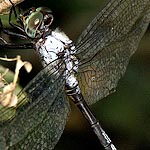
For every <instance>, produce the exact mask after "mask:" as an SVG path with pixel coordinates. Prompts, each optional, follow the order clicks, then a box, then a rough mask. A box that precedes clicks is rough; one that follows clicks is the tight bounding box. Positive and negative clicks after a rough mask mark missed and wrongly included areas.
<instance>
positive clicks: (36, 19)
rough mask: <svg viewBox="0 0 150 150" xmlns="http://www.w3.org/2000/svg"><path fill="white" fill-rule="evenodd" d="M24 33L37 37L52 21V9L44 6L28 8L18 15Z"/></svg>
mask: <svg viewBox="0 0 150 150" xmlns="http://www.w3.org/2000/svg"><path fill="white" fill-rule="evenodd" d="M19 19H20V20H21V22H22V24H23V26H24V30H25V32H26V34H27V35H28V36H29V37H30V38H39V37H41V36H42V35H43V33H44V32H45V31H46V30H48V28H49V26H50V25H51V24H52V22H53V15H52V11H51V10H50V9H48V8H46V7H39V8H34V7H33V8H30V9H29V10H28V11H26V12H25V13H24V14H23V15H20V17H19Z"/></svg>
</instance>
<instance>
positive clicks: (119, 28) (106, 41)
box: [0, 0, 150, 150]
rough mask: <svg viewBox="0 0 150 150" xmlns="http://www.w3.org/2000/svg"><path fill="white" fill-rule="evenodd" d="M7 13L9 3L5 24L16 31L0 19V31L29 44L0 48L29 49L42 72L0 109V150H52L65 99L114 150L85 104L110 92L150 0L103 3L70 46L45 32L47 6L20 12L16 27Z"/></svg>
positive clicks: (145, 20) (148, 13) (61, 36)
mask: <svg viewBox="0 0 150 150" xmlns="http://www.w3.org/2000/svg"><path fill="white" fill-rule="evenodd" d="M10 2H11V1H10ZM11 3H12V2H11ZM12 13H14V14H15V16H17V13H16V10H15V7H14V5H13V3H12V8H11V9H10V14H9V24H10V26H11V27H12V28H13V29H17V30H19V31H20V33H15V32H12V31H10V30H8V29H6V28H5V27H4V25H3V24H2V21H1V22H0V25H1V31H3V32H4V33H6V34H8V35H12V36H17V37H20V38H24V39H27V40H28V41H29V43H19V44H14V43H8V42H7V41H6V40H5V39H3V38H1V43H0V48H1V49H3V48H10V49H16V48H19V49H20V48H21V49H31V48H33V49H35V51H36V53H37V54H38V56H39V58H40V60H41V63H42V65H43V67H44V68H43V69H42V70H41V71H40V72H39V73H38V74H37V75H36V76H35V77H34V78H33V79H32V80H31V82H29V84H27V86H26V87H25V88H24V89H23V90H22V91H21V92H20V93H19V94H18V98H19V102H18V104H17V106H16V107H15V108H14V107H11V108H8V107H3V106H1V107H0V121H1V122H0V149H10V150H11V149H23V150H26V149H50V150H51V149H53V148H54V147H55V145H56V144H57V142H58V141H59V139H60V137H61V135H62V133H63V130H64V128H65V124H66V122H67V118H68V115H69V112H70V105H69V102H68V99H71V100H72V101H73V102H74V104H75V105H76V106H77V107H78V108H79V110H80V111H81V113H82V114H83V116H84V117H85V119H86V120H87V121H88V122H89V124H90V126H91V128H92V130H93V131H94V133H95V134H96V135H97V138H98V139H99V141H100V143H101V144H102V145H103V147H104V149H106V150H116V147H115V146H114V144H113V143H112V141H111V139H110V138H109V137H108V135H107V134H106V132H105V131H104V130H103V129H102V127H101V125H100V123H99V121H98V120H97V119H96V117H95V116H94V114H93V113H92V111H91V110H90V108H89V105H91V104H94V103H96V102H97V101H99V100H101V99H102V98H104V97H106V96H108V95H109V94H111V93H113V92H114V91H115V90H114V89H115V88H116V87H117V84H118V81H119V79H120V78H121V77H122V76H123V75H124V73H125V71H126V67H127V65H128V63H129V60H130V58H131V56H132V55H133V54H134V52H135V51H136V49H137V47H138V44H139V42H140V40H141V38H142V37H143V35H144V33H145V31H146V29H147V27H148V25H149V22H150V1H149V0H136V1H135V0H117V1H116V0H110V1H108V2H107V4H106V5H105V7H104V8H103V9H102V10H101V11H100V12H99V13H98V15H97V16H96V17H95V18H94V19H93V20H92V21H91V23H90V24H89V25H88V26H87V28H86V29H85V30H84V31H83V33H82V34H81V35H80V36H79V38H78V39H77V41H76V42H73V41H72V40H70V39H69V38H68V37H67V35H65V33H64V32H62V31H60V30H59V29H52V28H51V25H52V22H53V19H54V17H53V15H52V11H51V10H50V9H49V8H46V7H39V8H34V7H33V8H31V9H29V10H28V11H26V12H24V13H23V14H20V15H19V16H17V18H18V22H19V25H18V24H14V23H12V19H11V18H12V17H11V16H12ZM4 116H5V118H4Z"/></svg>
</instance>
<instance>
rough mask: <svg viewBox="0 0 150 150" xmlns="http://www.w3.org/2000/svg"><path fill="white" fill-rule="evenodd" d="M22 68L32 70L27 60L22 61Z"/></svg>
mask: <svg viewBox="0 0 150 150" xmlns="http://www.w3.org/2000/svg"><path fill="white" fill-rule="evenodd" d="M24 68H25V69H26V71H27V72H28V73H29V72H30V71H31V70H32V65H31V63H29V62H28V61H24Z"/></svg>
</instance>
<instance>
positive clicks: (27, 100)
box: [0, 61, 70, 150]
mask: <svg viewBox="0 0 150 150" xmlns="http://www.w3.org/2000/svg"><path fill="white" fill-rule="evenodd" d="M53 63H54V64H50V65H48V66H47V67H46V68H44V69H43V70H42V71H41V72H40V73H39V74H38V75H37V76H36V77H35V78H34V79H33V80H32V81H31V82H30V83H29V84H28V85H27V87H26V88H25V89H24V90H23V91H22V92H21V93H20V94H19V95H18V96H19V100H20V102H19V104H18V106H17V108H16V111H15V113H14V116H11V118H10V119H9V120H5V121H4V120H3V121H1V124H0V149H6V148H9V149H24V150H26V149H35V150H37V149H50V150H51V149H53V148H54V146H55V144H56V143H57V142H58V140H59V138H60V136H61V134H62V132H63V129H64V126H65V123H66V120H67V116H68V113H69V108H70V107H69V104H68V101H67V100H66V96H65V93H64V85H65V83H64V82H65V80H64V78H63V71H64V69H63V68H64V65H63V64H60V62H59V65H58V64H57V61H55V62H53ZM54 65H56V66H57V67H58V66H59V71H58V70H56V69H54V68H51V66H54ZM58 72H59V73H58ZM11 111H12V110H11V109H5V108H3V109H2V108H1V109H0V118H2V116H3V115H5V116H6V114H8V115H9V114H10V112H11ZM8 118H9V117H8Z"/></svg>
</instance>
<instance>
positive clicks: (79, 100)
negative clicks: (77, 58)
mask: <svg viewBox="0 0 150 150" xmlns="http://www.w3.org/2000/svg"><path fill="white" fill-rule="evenodd" d="M67 88H68V87H67ZM76 89H77V87H75V88H74V89H69V88H68V89H67V91H66V92H67V95H68V96H69V97H70V98H71V99H72V100H73V102H74V103H75V105H76V106H77V107H78V108H79V110H80V111H81V112H82V114H83V115H84V117H85V118H86V120H87V121H88V122H89V124H90V126H91V128H92V129H93V131H94V133H95V134H96V135H97V137H98V139H99V140H100V143H101V144H102V145H103V146H104V148H105V150H116V148H115V146H114V145H113V143H112V141H111V140H110V138H109V137H108V135H107V134H106V133H105V131H104V130H103V129H102V127H101V125H100V123H99V121H98V120H97V119H96V117H95V116H94V115H93V113H92V112H91V110H90V108H89V106H88V105H87V104H86V102H85V100H84V98H83V96H82V94H81V93H80V92H79V91H78V90H76Z"/></svg>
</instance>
